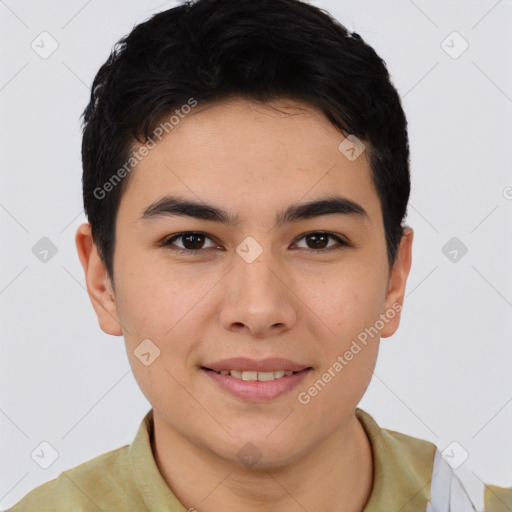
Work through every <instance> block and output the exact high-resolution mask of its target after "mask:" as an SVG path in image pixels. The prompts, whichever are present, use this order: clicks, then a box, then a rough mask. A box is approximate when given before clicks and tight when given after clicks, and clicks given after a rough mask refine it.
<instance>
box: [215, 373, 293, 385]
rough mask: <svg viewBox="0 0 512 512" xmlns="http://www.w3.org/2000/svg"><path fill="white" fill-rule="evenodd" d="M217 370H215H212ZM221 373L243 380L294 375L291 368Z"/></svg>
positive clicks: (263, 379)
mask: <svg viewBox="0 0 512 512" xmlns="http://www.w3.org/2000/svg"><path fill="white" fill-rule="evenodd" d="M212 371H215V370H212ZM216 373H220V374H221V375H231V377H235V379H241V380H258V381H260V382H261V381H268V380H274V379H280V378H282V377H285V376H288V375H292V373H297V372H292V371H291V370H277V371H275V372H254V371H250V370H243V371H240V370H220V371H219V372H216Z"/></svg>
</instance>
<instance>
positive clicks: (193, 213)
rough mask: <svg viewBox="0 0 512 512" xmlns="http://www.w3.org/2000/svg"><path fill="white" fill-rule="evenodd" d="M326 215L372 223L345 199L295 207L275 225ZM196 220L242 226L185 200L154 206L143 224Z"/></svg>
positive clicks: (145, 214) (214, 208)
mask: <svg viewBox="0 0 512 512" xmlns="http://www.w3.org/2000/svg"><path fill="white" fill-rule="evenodd" d="M322 215H342V216H350V217H352V218H356V219H361V220H365V221H367V222H369V221H370V218H369V216H368V214H367V213H366V211H365V209H364V208H363V207H362V206H361V205H360V204H357V203H355V202H354V201H352V200H350V199H348V198H346V197H342V196H328V197H325V198H321V199H317V200H314V201H309V202H306V203H295V204H292V205H290V206H288V207H287V208H285V209H284V210H282V211H281V212H278V214H277V216H276V220H275V223H276V225H277V226H282V225H284V224H289V223H292V222H296V221H299V220H302V219H311V218H314V217H320V216H322ZM174 216H180V217H192V218H195V219H201V220H207V221H213V222H220V223H222V224H227V225H237V224H240V222H241V218H240V217H239V216H238V215H235V214H232V213H229V212H228V211H226V210H222V209H221V208H219V207H218V206H214V205H210V204H206V203H200V202H196V201H193V200H190V199H187V198H185V197H181V196H164V197H162V198H161V199H159V200H157V201H155V202H154V203H152V204H150V205H149V206H148V207H147V208H146V209H145V210H144V212H143V214H142V216H141V217H140V219H139V221H143V222H148V221H151V220H153V219H155V220H156V219H158V218H162V217H174Z"/></svg>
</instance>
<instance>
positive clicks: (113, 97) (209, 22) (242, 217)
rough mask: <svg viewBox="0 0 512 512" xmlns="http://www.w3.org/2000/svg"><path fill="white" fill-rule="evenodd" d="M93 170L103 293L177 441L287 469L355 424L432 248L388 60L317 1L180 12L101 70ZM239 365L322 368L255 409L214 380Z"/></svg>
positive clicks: (87, 116)
mask: <svg viewBox="0 0 512 512" xmlns="http://www.w3.org/2000/svg"><path fill="white" fill-rule="evenodd" d="M354 141H355V142H356V144H355V146H354V144H353V142H354ZM82 159H83V193H84V205H85V211H86V213H87V216H88V220H89V224H84V225H83V226H81V227H80V228H79V230H78V232H77V236H76V243H77V248H78V252H79V256H80V260H81V262H82V265H83V267H84V271H85V275H86V281H87V286H88V291H89V294H90V297H91V300H92V303H93V306H94V308H95V310H96V313H97V315H98V319H99V323H100V326H101V328H102V329H103V330H104V331H105V332H107V333H109V334H112V335H118V336H120V335H123V336H124V338H125V342H126V348H127V354H128V358H129V360H130V364H131V365H132V369H133V372H134V375H135V377H136V379H137V381H138V383H139V385H140V386H141V389H142V391H143V392H144V394H145V395H146V397H147V398H148V400H149V401H150V402H151V404H152V406H153V408H154V411H155V415H158V416H159V417H160V418H162V421H164V422H165V424H166V425H167V427H168V428H169V430H172V431H173V432H175V433H177V434H178V435H180V436H181V437H182V438H183V439H186V440H187V441H188V442H190V443H193V444H194V445H195V446H197V447H200V448H204V449H205V451H207V452H209V453H213V454H215V455H216V456H220V457H224V458H226V459H229V460H232V461H236V460H237V458H236V453H237V451H238V450H239V449H240V448H242V447H243V446H244V445H245V443H246V442H249V441H250V442H252V443H253V444H254V445H256V446H257V447H258V448H259V449H260V450H261V452H262V453H263V456H264V457H265V458H264V459H263V460H265V461H266V462H265V463H266V464H268V465H269V467H270V466H272V465H276V464H282V463H285V462H286V461H291V460H292V459H294V458H298V457H300V455H301V454H304V453H305V452H306V451H307V450H311V448H312V447H313V446H315V444H316V445H318V444H319V443H321V442H322V440H323V439H325V438H327V437H328V436H329V435H330V434H332V433H333V432H334V431H335V430H336V429H337V428H340V426H341V425H343V423H344V422H345V421H347V419H348V418H349V417H351V416H352V415H353V412H354V408H355V406H356V405H357V403H358V402H359V400H360V399H361V397H362V395H363V394H364V391H365V390H366V388H367V386H368V384H369V381H370V378H371V373H372V369H373V367H374V365H375V361H376V357H377V352H378V345H379V339H380V338H381V337H388V336H391V335H392V334H393V333H394V332H395V331H396V329H397V328H398V324H399V319H400V309H401V304H402V303H403V297H404V291H405V283H406V280H407V276H408V273H409V269H410V263H411V245H412V230H411V229H410V228H407V227H405V226H404V225H403V224H402V222H403V220H404V218H405V216H406V208H407V202H408V197H409V190H410V178H409V150H408V139H407V130H406V120H405V116H404V113H403V110H402V107H401V104H400V99H399V97H398V94H397V92H396V90H395V88H394V87H393V85H392V83H391V80H390V77H389V74H388V72H387V70H386V66H385V63H384V61H383V60H382V59H381V58H380V57H378V55H377V54H376V53H375V51H374V50H373V49H372V48H371V47H370V46H369V45H367V44H366V43H365V42H364V41H363V40H362V39H361V38H360V37H359V36H358V35H357V34H355V35H353V34H350V33H349V32H347V30H346V29H345V28H344V27H343V26H342V25H341V24H340V23H338V22H337V21H335V20H334V19H333V18H332V17H330V16H329V15H328V14H327V13H325V12H323V11H321V10H320V9H318V8H316V7H313V6H311V5H308V4H306V3H302V2H300V1H298V0H198V1H196V2H194V3H187V4H184V5H181V6H179V7H176V8H173V9H169V10H167V11H164V12H161V13H159V14H157V15H155V16H153V17H152V18H151V19H149V20H148V21H146V22H145V23H142V24H140V25H138V26H136V27H135V28H134V29H133V31H132V32H131V33H130V34H129V35H128V36H127V37H125V38H123V39H122V40H121V41H120V42H119V43H118V44H117V45H116V46H115V48H114V50H113V51H112V53H111V55H110V56H109V58H108V60H107V61H106V62H105V64H104V65H103V66H102V67H101V68H100V70H99V72H98V74H97V75H96V78H95V80H94V83H93V87H92V94H91V99H90V103H89V105H88V106H87V108H86V110H85V112H84V134H83V145H82ZM166 196H169V197H168V198H167V200H166V201H162V200H163V199H164V198H165V197H166ZM169 198H172V199H173V201H170V200H169ZM177 200H179V201H177ZM192 203H195V204H192ZM184 212H185V213H186V214H187V215H183V213H184ZM192 231H193V232H196V235H193V234H192V235H191V234H190V232H192ZM327 232H328V233H332V234H334V237H332V236H330V235H328V234H327ZM180 233H181V234H183V233H185V234H186V235H185V236H183V237H181V238H179V236H178V235H179V234H180ZM187 233H188V235H187ZM391 312H392V313H391ZM377 322H378V323H377ZM365 329H366V331H365ZM372 329H373V330H372ZM377 331H378V332H377ZM363 332H366V333H367V336H366V340H365V341H366V342H365V343H363V341H361V340H362V337H361V333H363ZM369 332H371V333H372V334H371V335H368V333H369ZM376 332H377V334H375V333H376ZM363 337H364V336H363ZM144 340H150V341H149V342H148V341H144ZM356 340H359V342H357V341H356ZM354 341H356V345H357V346H358V347H359V350H357V348H355V346H354ZM142 342H143V343H145V344H144V345H141V343H142ZM139 347H143V349H144V350H145V351H146V352H149V353H150V356H149V359H150V360H151V363H150V364H145V363H143V362H142V361H141V358H139V356H140V349H139ZM347 351H350V352H351V353H352V357H350V360H349V361H347V358H343V355H344V354H346V353H347ZM156 356H157V357H156ZM238 356H243V357H248V358H251V359H254V360H263V359H265V358H268V357H281V358H286V359H290V360H293V361H294V362H295V363H296V364H298V365H302V366H304V368H309V369H308V370H307V371H305V372H304V374H303V375H302V377H301V378H302V381H301V382H300V384H299V387H296V388H294V390H293V391H292V392H288V393H284V394H281V395H279V396H278V397H276V398H274V399H271V400H268V399H266V400H259V399H256V400H255V399H250V398H247V399H241V398H240V397H234V396H233V395H231V394H230V393H229V392H226V391H225V390H224V389H223V388H222V387H219V385H218V384H217V383H216V382H215V381H214V380H212V378H211V375H208V373H207V372H208V371H209V370H206V368H209V366H212V365H213V366H214V365H215V363H216V362H217V361H219V360H222V359H226V358H230V357H238ZM338 356H342V358H343V360H344V361H345V362H346V363H345V362H344V363H341V362H340V360H339V359H338ZM336 361H338V363H339V364H342V366H343V367H342V368H341V369H338V368H339V366H336V365H335V363H336ZM145 362H146V363H147V362H148V358H147V357H146V361H145ZM329 369H330V370H329ZM326 371H327V372H329V374H330V375H331V378H330V379H328V382H325V381H326V380H327V378H325V379H324V378H323V377H322V376H323V375H325V372H326ZM318 379H321V380H322V382H324V385H318V384H317V385H316V389H317V392H314V391H311V392H309V391H308V390H309V389H311V388H312V386H313V387H314V384H315V382H318ZM320 388H321V389H320ZM300 392H303V394H302V395H301V396H302V399H301V398H300V396H299V395H300ZM304 393H305V394H304ZM192 397H194V398H192ZM308 397H309V398H308ZM206 410H208V411H206ZM285 410H286V411H288V410H293V411H294V414H293V421H289V422H283V424H281V425H280V427H279V429H277V430H276V431H275V432H274V433H273V434H272V436H268V433H269V432H270V431H271V430H272V429H274V428H275V426H276V425H277V424H278V423H279V422H280V421H281V420H282V419H283V417H284V416H285V414H283V411H285ZM311 415H318V417H321V418H322V422H317V424H315V425H313V426H312V424H311V421H310V419H311V417H312V416H311ZM228 431H229V433H228Z"/></svg>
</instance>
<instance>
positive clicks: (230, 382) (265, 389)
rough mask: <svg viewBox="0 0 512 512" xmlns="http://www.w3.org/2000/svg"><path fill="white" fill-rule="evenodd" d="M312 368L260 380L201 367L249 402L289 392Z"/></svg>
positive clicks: (209, 375)
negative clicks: (246, 378) (244, 378)
mask: <svg viewBox="0 0 512 512" xmlns="http://www.w3.org/2000/svg"><path fill="white" fill-rule="evenodd" d="M310 370H311V368H306V369H304V370H301V371H300V372H297V373H292V374H291V375H285V376H284V377H280V378H279V379H274V380H266V381H259V380H242V379H237V378H236V377H232V376H231V375H222V374H221V373H217V372H214V371H213V370H205V369H204V368H201V371H202V372H203V373H205V374H206V375H207V376H208V377H209V378H210V379H213V380H214V381H215V382H216V383H217V384H219V386H221V387H222V388H223V389H225V390H226V391H228V392H229V393H231V394H232V395H235V396H237V397H238V398H241V399H243V400H246V401H248V402H265V401H268V400H273V399H274V398H277V397H279V396H281V395H284V394H285V393H288V392H289V391H291V390H292V389H293V388H295V387H297V386H298V385H299V383H300V382H301V381H302V380H303V379H304V378H305V376H306V375H307V374H308V373H309V371H310Z"/></svg>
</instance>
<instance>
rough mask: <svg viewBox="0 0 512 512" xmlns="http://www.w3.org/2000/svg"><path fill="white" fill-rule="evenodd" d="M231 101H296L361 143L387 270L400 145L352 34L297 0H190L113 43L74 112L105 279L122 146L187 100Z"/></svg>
mask: <svg viewBox="0 0 512 512" xmlns="http://www.w3.org/2000/svg"><path fill="white" fill-rule="evenodd" d="M232 97H244V98H249V99H252V100H255V101H258V102H269V101H271V100H274V99H280V98H289V99H294V100H300V101H302V102H305V103H307V104H309V105H311V106H313V107H315V108H317V109H319V110H320V111H322V112H323V113H324V114H325V115H326V116H327V118H328V119H329V121H330V122H331V123H332V124H333V125H335V126H336V127H338V128H339V129H341V130H342V131H343V132H345V133H346V134H353V135H355V136H356V137H358V138H359V139H361V140H362V141H364V143H365V146H366V149H367V151H368V152H369V155H370V160H369V161H370V167H371V172H372V180H373V183H374V185H375V188H376V191H377V194H378V196H379V199H380V205H381V210H382V215H383V223H384V229H385V236H386V245H387V257H388V264H389V268H391V267H392V265H393V263H394V261H395V258H396V254H397V251H398V246H399V243H400V240H401V239H402V235H403V227H402V220H403V219H404V217H405V216H406V213H407V203H408V199H409V193H410V175H409V143H408V136H407V121H406V118H405V115H404V112H403V109H402V106H401V102H400V98H399V95H398V93H397V91H396V89H395V87H394V86H393V84H392V82H391V79H390V76H389V74H388V71H387V68H386V64H385V62H384V60H382V59H381V58H380V57H379V56H378V55H377V53H376V52H375V51H374V49H373V48H372V47H371V46H369V45H368V44H366V43H365V42H364V41H363V39H362V38H361V37H360V36H359V35H358V34H357V33H354V32H349V31H347V29H346V28H345V27H344V26H343V25H341V24H340V23H339V22H338V21H337V20H335V19H334V18H333V17H332V16H331V15H330V14H329V13H327V12H326V11H324V10H321V9H319V8H317V7H315V6H312V5H310V4H307V3H305V2H302V1H300V0H196V1H193V2H185V3H183V4H182V5H179V6H177V7H174V8H171V9H168V10H166V11H163V12H160V13H157V14H155V15H154V16H153V17H151V18H150V19H148V20H147V21H145V22H143V23H141V24H139V25H137V26H136V27H135V28H134V29H133V30H132V32H131V33H130V34H128V35H127V36H125V37H123V38H122V39H120V40H119V41H118V42H117V43H116V44H115V45H114V47H113V49H112V52H111V54H110V56H109V57H108V59H107V61H106V62H105V63H104V64H103V65H102V66H101V68H100V69H99V71H98V73H97V75H96V77H95V78H94V83H93V85H92V88H91V97H90V102H89V104H88V105H87V107H86V109H85V111H84V113H83V115H82V117H83V139H82V162H83V177H82V185H83V199H84V207H85V212H86V214H87V217H88V220H89V223H90V224H91V231H92V237H93V240H94V242H95V244H96V247H97V248H98V252H99V255H100V257H101V259H102V260H103V262H104V263H105V266H106V269H107V271H108V274H109V277H110V279H111V281H112V282H113V277H114V272H113V254H114V247H115V225H116V214H117V211H118V207H119V203H120V199H121V197H122V194H123V190H124V189H125V187H126V184H127V181H128V179H129V174H128V173H129V168H127V167H126V163H127V162H128V161H130V158H131V151H132V150H133V148H134V147H135V146H134V145H135V144H136V143H137V142H138V143H144V142H148V141H149V140H152V139H151V134H152V133H153V131H154V130H155V127H157V126H158V123H159V122H161V121H162V119H163V118H164V117H165V116H166V115H167V116H169V115H170V114H171V113H173V111H174V110H175V109H176V108H179V107H181V106H182V105H187V104H190V100H191V98H193V99H194V101H196V102H203V103H207V102H208V103H212V102H217V101H221V100H224V99H229V98H232ZM123 166H124V167H123ZM123 168H124V172H118V173H117V178H118V179H117V182H113V181H112V178H114V177H115V176H116V174H115V173H116V171H120V170H121V169H123ZM125 176H126V177H125ZM121 177H123V179H121ZM107 184H109V185H108V186H106V185H107ZM106 191H108V193H106Z"/></svg>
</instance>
